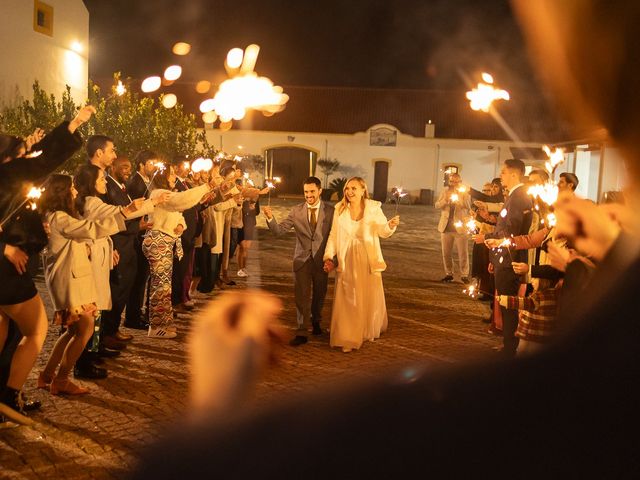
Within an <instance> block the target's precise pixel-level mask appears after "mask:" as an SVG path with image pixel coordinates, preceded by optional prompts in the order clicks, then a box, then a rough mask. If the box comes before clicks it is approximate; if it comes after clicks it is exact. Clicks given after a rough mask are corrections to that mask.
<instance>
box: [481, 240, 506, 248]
mask: <svg viewBox="0 0 640 480" xmlns="http://www.w3.org/2000/svg"><path fill="white" fill-rule="evenodd" d="M501 243H502V240H499V239H497V238H487V239H486V240H485V241H484V244H485V245H486V246H487V248H498V247H499V246H500V244H501Z"/></svg>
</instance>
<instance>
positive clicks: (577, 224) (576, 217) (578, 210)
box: [556, 198, 621, 260]
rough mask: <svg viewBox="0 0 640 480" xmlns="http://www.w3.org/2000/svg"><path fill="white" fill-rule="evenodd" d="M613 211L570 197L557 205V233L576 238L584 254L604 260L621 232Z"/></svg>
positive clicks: (577, 245)
mask: <svg viewBox="0 0 640 480" xmlns="http://www.w3.org/2000/svg"><path fill="white" fill-rule="evenodd" d="M610 212H611V210H607V209H605V208H602V207H600V206H598V205H596V204H595V203H593V202H591V201H589V200H583V199H578V198H576V199H573V200H570V201H568V202H566V203H563V204H561V205H558V207H557V208H556V218H557V223H556V231H557V234H558V236H559V237H561V238H562V237H564V238H567V239H569V240H572V241H573V244H574V245H575V247H576V249H577V250H578V251H579V252H580V253H583V254H584V255H587V256H590V257H593V258H595V259H596V260H602V259H603V258H604V257H605V255H606V254H607V252H608V251H609V249H610V248H611V246H612V245H613V243H614V242H615V241H616V239H617V238H618V235H619V234H620V231H621V227H620V225H619V224H618V222H617V221H616V220H614V219H613V218H612V216H611V213H610Z"/></svg>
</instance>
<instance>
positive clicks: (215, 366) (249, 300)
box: [189, 290, 285, 417]
mask: <svg viewBox="0 0 640 480" xmlns="http://www.w3.org/2000/svg"><path fill="white" fill-rule="evenodd" d="M281 310H282V306H281V302H280V300H278V298H276V297H275V296H273V295H271V294H268V293H265V292H262V291H260V290H245V291H235V292H224V293H222V294H221V295H219V296H218V297H217V298H216V299H215V300H214V301H212V302H211V303H209V305H208V306H207V308H205V309H203V310H201V311H199V312H198V313H196V314H195V315H196V318H194V321H193V324H192V325H193V327H192V331H191V334H190V335H189V363H190V367H191V368H190V370H191V373H192V377H191V389H190V390H191V392H190V395H191V404H192V407H193V409H194V411H195V414H196V416H200V417H201V416H206V415H208V414H214V415H215V414H216V413H218V414H220V413H223V412H225V411H228V410H229V409H230V408H233V407H238V406H241V403H242V401H243V400H244V399H245V398H246V397H247V393H248V392H249V391H250V390H251V388H252V387H253V386H254V384H255V380H256V378H257V376H258V374H259V373H260V372H261V371H262V370H263V369H264V368H265V367H267V366H268V365H269V364H270V363H275V361H276V347H277V345H278V344H279V343H282V342H283V341H284V338H285V331H284V329H283V327H282V325H281V324H280V323H279V322H278V320H277V317H278V315H279V313H280V311H281Z"/></svg>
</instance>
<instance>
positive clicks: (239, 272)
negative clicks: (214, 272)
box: [238, 268, 249, 277]
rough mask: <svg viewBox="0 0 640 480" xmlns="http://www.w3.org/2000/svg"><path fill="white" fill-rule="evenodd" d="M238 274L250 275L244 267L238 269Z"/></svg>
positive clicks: (241, 275)
mask: <svg viewBox="0 0 640 480" xmlns="http://www.w3.org/2000/svg"><path fill="white" fill-rule="evenodd" d="M238 276H239V277H248V276H249V274H248V273H247V272H246V271H245V270H244V268H241V269H240V270H238Z"/></svg>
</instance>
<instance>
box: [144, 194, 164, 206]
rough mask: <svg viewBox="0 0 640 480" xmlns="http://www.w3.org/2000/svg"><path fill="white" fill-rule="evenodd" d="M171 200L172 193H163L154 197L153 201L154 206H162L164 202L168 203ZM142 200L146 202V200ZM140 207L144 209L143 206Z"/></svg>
mask: <svg viewBox="0 0 640 480" xmlns="http://www.w3.org/2000/svg"><path fill="white" fill-rule="evenodd" d="M170 198H171V192H162V193H161V194H160V195H158V196H157V197H153V199H152V200H151V201H152V202H153V205H154V206H156V205H162V204H163V203H164V202H166V201H167V200H169V199H170ZM142 200H143V202H144V198H143V199H142ZM140 206H141V207H142V205H140Z"/></svg>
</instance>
